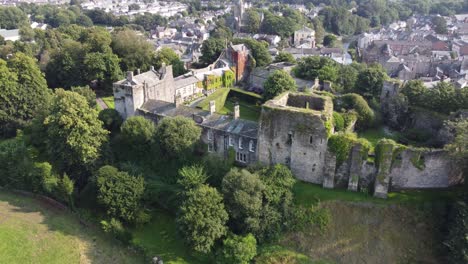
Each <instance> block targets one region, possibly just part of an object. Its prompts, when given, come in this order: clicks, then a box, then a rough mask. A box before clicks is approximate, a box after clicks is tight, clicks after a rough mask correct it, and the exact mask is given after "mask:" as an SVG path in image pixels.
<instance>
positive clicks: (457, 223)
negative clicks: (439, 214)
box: [444, 202, 468, 264]
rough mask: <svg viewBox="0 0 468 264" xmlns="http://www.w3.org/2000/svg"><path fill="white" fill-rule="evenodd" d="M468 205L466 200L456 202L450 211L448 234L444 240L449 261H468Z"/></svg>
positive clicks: (456, 262)
mask: <svg viewBox="0 0 468 264" xmlns="http://www.w3.org/2000/svg"><path fill="white" fill-rule="evenodd" d="M467 218H468V206H467V205H466V203H465V202H457V203H455V204H454V206H453V207H452V209H451V210H450V213H449V219H448V221H449V223H448V227H449V230H448V234H447V237H446V239H445V241H444V245H445V247H447V250H448V259H449V263H454V264H462V263H468V221H466V219H467Z"/></svg>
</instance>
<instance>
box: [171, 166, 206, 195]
mask: <svg viewBox="0 0 468 264" xmlns="http://www.w3.org/2000/svg"><path fill="white" fill-rule="evenodd" d="M207 179H208V175H206V173H205V170H204V168H203V167H202V166H200V165H193V166H185V167H183V168H182V169H180V170H179V179H178V180H177V183H178V184H179V185H181V186H182V187H183V188H184V189H185V190H186V191H189V190H192V189H195V188H197V187H198V186H200V185H202V184H204V183H205V182H206V180H207Z"/></svg>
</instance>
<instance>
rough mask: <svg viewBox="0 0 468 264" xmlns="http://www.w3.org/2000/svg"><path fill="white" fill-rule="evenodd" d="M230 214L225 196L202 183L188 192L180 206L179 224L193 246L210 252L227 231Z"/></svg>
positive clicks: (201, 250) (194, 248) (196, 249)
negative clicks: (224, 201) (226, 208)
mask: <svg viewBox="0 0 468 264" xmlns="http://www.w3.org/2000/svg"><path fill="white" fill-rule="evenodd" d="M227 220H228V214H227V212H226V210H225V209H224V204H223V197H222V196H221V195H220V194H219V192H218V191H217V190H216V189H215V188H213V187H210V186H208V185H201V186H199V187H197V188H195V189H192V190H190V191H188V192H187V193H186V200H185V201H184V202H183V203H182V206H181V207H180V212H179V214H178V216H177V224H178V226H179V230H180V232H181V233H182V234H183V235H184V237H185V238H186V240H187V242H188V244H189V245H190V246H191V248H192V249H193V250H195V251H198V252H203V253H208V252H210V251H211V250H212V248H213V246H214V244H215V242H216V241H217V240H218V239H220V238H221V237H223V236H224V235H225V234H226V232H227V227H226V221H227Z"/></svg>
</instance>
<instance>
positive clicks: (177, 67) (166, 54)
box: [155, 48, 187, 77]
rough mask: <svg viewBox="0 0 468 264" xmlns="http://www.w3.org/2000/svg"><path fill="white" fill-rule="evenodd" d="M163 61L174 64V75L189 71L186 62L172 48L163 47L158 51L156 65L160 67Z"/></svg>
mask: <svg viewBox="0 0 468 264" xmlns="http://www.w3.org/2000/svg"><path fill="white" fill-rule="evenodd" d="M163 63H165V64H166V65H172V70H173V74H174V77H177V76H179V75H182V74H184V73H186V72H187V71H186V70H185V66H184V62H182V61H181V60H180V58H179V56H178V55H177V54H176V53H175V52H174V51H173V50H172V49H170V48H162V49H161V50H159V51H158V52H156V62H155V67H156V68H158V69H159V68H160V67H161V65H162V64H163Z"/></svg>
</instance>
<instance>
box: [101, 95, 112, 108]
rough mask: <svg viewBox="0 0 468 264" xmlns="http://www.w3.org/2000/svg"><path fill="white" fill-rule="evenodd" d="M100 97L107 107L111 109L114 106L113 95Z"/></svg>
mask: <svg viewBox="0 0 468 264" xmlns="http://www.w3.org/2000/svg"><path fill="white" fill-rule="evenodd" d="M101 99H102V100H103V101H104V103H105V104H106V105H107V107H109V108H112V109H114V108H115V103H114V96H107V97H102V98H101Z"/></svg>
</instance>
